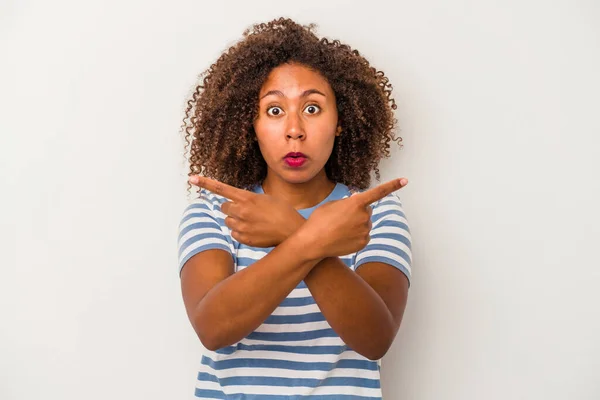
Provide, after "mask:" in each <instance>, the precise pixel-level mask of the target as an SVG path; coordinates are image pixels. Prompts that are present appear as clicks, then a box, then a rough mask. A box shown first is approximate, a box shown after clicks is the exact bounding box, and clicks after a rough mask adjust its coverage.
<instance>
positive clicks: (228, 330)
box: [181, 64, 408, 360]
mask: <svg viewBox="0 0 600 400" xmlns="http://www.w3.org/2000/svg"><path fill="white" fill-rule="evenodd" d="M311 89H316V90H318V91H319V92H321V93H322V94H323V95H320V94H316V93H311V94H309V95H306V96H302V94H303V93H305V91H307V90H311ZM273 90H277V91H279V92H280V93H275V94H273V93H272V94H269V95H268V96H266V97H264V96H265V94H267V93H269V92H271V91H273ZM259 97H260V103H259V108H260V113H259V117H258V118H257V120H256V121H255V125H254V126H255V131H256V134H257V139H258V141H259V145H260V148H261V152H262V154H263V156H264V158H265V161H266V162H267V165H268V174H267V178H266V179H265V181H264V182H263V188H264V189H265V194H256V193H253V192H249V191H245V190H241V189H238V188H235V187H233V186H229V185H226V184H224V183H222V182H218V181H215V180H212V179H209V178H205V177H201V176H192V177H190V183H192V184H194V185H197V186H199V187H203V188H206V189H208V190H210V191H212V192H213V193H217V194H220V195H222V196H224V197H226V198H228V199H230V200H231V201H228V202H225V203H224V204H223V205H222V207H221V210H222V211H223V212H224V213H225V214H226V215H227V217H226V219H225V223H226V225H227V226H228V227H229V228H230V229H231V231H232V237H233V238H234V239H236V240H238V241H239V242H241V243H244V244H247V245H251V246H256V247H272V246H275V249H274V250H272V251H271V252H270V253H269V254H267V255H266V256H265V257H263V258H262V259H261V260H259V261H257V262H256V263H254V264H253V265H252V266H251V267H249V268H246V269H244V270H242V271H240V272H238V273H235V274H234V273H233V263H232V260H231V257H230V256H229V255H228V254H227V253H226V252H224V251H222V250H208V251H205V252H201V253H199V254H197V255H195V256H194V257H192V258H191V259H190V260H189V261H188V262H187V263H186V266H185V267H184V268H183V270H182V275H181V282H182V293H183V297H184V303H185V305H186V310H187V313H188V317H189V318H190V321H191V322H192V325H193V326H194V329H195V330H196V332H197V333H198V336H199V337H200V340H201V341H202V342H203V344H204V345H205V346H206V347H207V348H209V349H218V348H221V347H225V346H228V345H231V344H233V343H236V342H238V341H239V340H241V339H242V338H244V337H245V336H247V335H248V334H249V333H251V332H252V331H253V330H255V329H256V328H257V327H258V326H260V324H261V323H262V322H263V321H264V320H265V319H266V318H267V317H268V316H269V315H270V314H271V313H272V312H273V310H274V309H275V308H276V307H277V306H278V305H279V304H280V303H281V301H283V299H284V298H285V297H286V296H287V295H288V294H289V293H290V292H291V291H292V290H293V289H294V288H295V287H296V286H297V284H298V283H299V282H300V281H302V280H304V282H305V283H306V285H307V287H308V289H309V290H310V292H311V294H312V296H313V298H314V299H315V301H316V302H317V304H318V305H319V308H320V309H321V311H322V312H323V315H324V316H325V318H326V319H327V321H328V322H329V324H330V325H331V327H332V328H333V329H334V331H335V332H336V333H337V334H338V335H339V336H340V337H341V338H342V340H343V341H344V342H345V343H346V344H347V345H348V346H349V347H350V348H352V349H353V350H354V351H356V352H357V353H359V354H362V355H363V356H365V357H367V358H369V359H372V360H376V359H380V358H381V357H383V355H385V353H386V352H387V351H388V349H389V347H390V346H391V344H392V342H393V340H394V337H395V336H396V333H397V331H398V329H399V327H400V323H401V320H402V316H403V314H404V309H405V306H406V300H407V294H408V279H407V278H406V276H405V275H404V274H403V273H402V272H400V271H399V270H398V269H397V268H395V267H392V266H390V265H387V264H385V263H378V262H371V263H365V264H363V265H361V266H360V267H359V268H358V269H357V270H356V272H354V271H352V270H351V269H349V268H348V267H346V265H345V264H344V263H343V262H342V261H341V260H340V259H339V256H341V255H345V254H350V253H353V252H356V251H359V250H360V249H362V248H364V247H365V246H366V244H367V243H368V241H369V238H370V237H369V232H370V230H371V221H370V217H371V212H372V208H371V207H370V204H372V203H373V202H375V201H377V200H379V199H381V198H383V197H385V196H386V195H388V194H389V193H392V192H394V191H396V190H398V189H400V188H401V187H403V186H405V185H406V184H407V183H408V181H407V180H406V179H395V180H392V181H389V182H386V183H384V184H382V185H379V186H377V187H375V188H373V189H370V190H367V191H365V192H362V193H357V194H355V195H353V196H351V197H348V198H346V199H343V200H337V201H331V202H328V203H326V204H324V205H322V206H320V207H319V208H317V209H316V210H315V211H314V212H313V213H312V214H311V216H310V218H309V219H308V220H305V219H304V218H303V217H302V216H301V215H300V214H299V213H298V212H297V211H296V210H297V209H301V208H307V207H311V206H314V205H316V204H318V203H319V202H320V201H322V200H323V199H324V198H325V197H326V196H327V195H328V194H329V193H330V192H331V190H332V189H333V186H335V183H334V182H331V181H329V180H328V179H327V177H326V175H325V170H324V165H325V163H326V161H327V159H328V158H329V155H330V154H331V149H332V147H333V141H334V140H335V136H336V135H337V134H339V132H340V130H339V129H338V127H337V111H336V110H335V97H334V95H333V92H332V91H331V88H330V87H329V85H328V83H327V82H326V81H325V80H324V79H323V78H322V77H321V76H320V75H319V74H318V73H316V72H314V71H311V70H310V69H307V68H305V67H302V66H298V65H288V64H286V65H283V66H281V67H278V68H276V69H274V70H273V71H272V73H271V75H270V76H269V79H268V80H267V82H265V84H264V85H263V88H262V90H261V94H260V95H259ZM310 105H317V106H318V107H319V112H318V113H314V111H315V110H316V109H310ZM275 108H276V109H277V111H274V109H275ZM307 112H308V113H307ZM274 114H276V115H274ZM290 151H300V152H303V153H305V154H306V155H307V156H308V157H309V160H308V162H306V163H305V164H304V165H303V167H301V168H290V167H289V166H287V165H286V164H285V163H284V162H283V156H285V154H287V153H288V152H290ZM289 254H294V255H295V257H294V258H293V259H292V260H290V259H291V258H290V257H289ZM207 265H210V266H211V267H210V268H207V267H206V266H207ZM230 293H244V294H245V295H244V296H231V295H230ZM241 297H243V299H242V298H241ZM349 316H352V317H351V318H350V317H349Z"/></svg>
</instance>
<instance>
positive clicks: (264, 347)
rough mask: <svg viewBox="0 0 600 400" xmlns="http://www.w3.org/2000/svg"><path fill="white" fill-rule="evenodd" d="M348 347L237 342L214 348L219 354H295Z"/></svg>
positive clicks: (333, 351)
mask: <svg viewBox="0 0 600 400" xmlns="http://www.w3.org/2000/svg"><path fill="white" fill-rule="evenodd" d="M347 349H348V346H346V345H343V346H286V345H281V344H252V345H247V344H243V343H238V344H237V345H235V346H228V347H224V348H222V349H219V350H216V351H215V352H216V353H219V354H232V353H233V352H235V351H237V350H248V351H269V352H273V351H276V352H284V353H296V354H341V353H343V352H344V351H345V350H347Z"/></svg>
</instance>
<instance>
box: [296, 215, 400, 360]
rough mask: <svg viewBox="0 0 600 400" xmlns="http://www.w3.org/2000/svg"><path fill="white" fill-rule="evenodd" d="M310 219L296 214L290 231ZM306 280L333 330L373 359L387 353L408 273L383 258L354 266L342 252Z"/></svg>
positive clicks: (321, 262) (310, 273) (355, 349)
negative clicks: (347, 263)
mask: <svg viewBox="0 0 600 400" xmlns="http://www.w3.org/2000/svg"><path fill="white" fill-rule="evenodd" d="M305 222H306V220H305V219H304V218H302V216H301V215H300V214H297V216H296V218H295V219H294V220H293V223H291V224H289V225H288V230H287V232H286V234H287V235H292V234H293V233H294V232H295V231H296V230H297V229H299V228H300V227H301V226H302V225H304V223H305ZM304 282H305V283H306V286H307V287H308V289H309V290H310V292H311V294H312V296H313V298H314V299H315V302H316V303H317V304H318V305H319V308H320V309H321V311H322V313H323V315H324V316H325V318H326V319H327V321H328V322H329V324H330V325H331V327H332V328H333V330H334V331H335V332H336V333H337V334H338V335H339V336H340V337H341V338H342V340H343V341H344V342H345V343H346V344H347V345H348V346H349V347H350V348H352V349H353V350H354V351H356V352H357V353H359V354H361V355H363V356H365V357H367V358H369V359H371V360H375V359H379V358H381V357H383V356H384V355H385V353H386V352H387V350H388V349H389V347H390V346H391V344H392V342H393V340H394V338H395V336H396V334H397V332H398V329H399V328H400V323H401V321H402V317H403V314H404V309H405V307H406V302H407V297H408V287H409V282H408V278H407V276H406V275H404V274H403V273H402V272H401V271H399V270H398V269H397V268H395V267H393V266H390V265H388V264H385V263H383V262H367V263H364V264H362V265H360V266H359V267H358V268H357V270H356V272H354V271H352V270H351V269H350V268H348V267H347V266H346V265H345V264H344V262H343V261H342V260H341V259H340V258H339V257H327V258H324V259H322V260H321V261H320V262H319V263H318V264H317V265H316V266H315V267H314V268H313V269H312V270H311V271H310V272H309V273H308V275H307V276H306V277H305V279H304Z"/></svg>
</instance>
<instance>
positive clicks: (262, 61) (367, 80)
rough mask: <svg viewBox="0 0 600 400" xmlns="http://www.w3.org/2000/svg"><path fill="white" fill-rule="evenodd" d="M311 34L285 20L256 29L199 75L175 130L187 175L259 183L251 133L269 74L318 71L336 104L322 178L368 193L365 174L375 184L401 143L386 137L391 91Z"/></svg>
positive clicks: (339, 46) (334, 44) (261, 171)
mask: <svg viewBox="0 0 600 400" xmlns="http://www.w3.org/2000/svg"><path fill="white" fill-rule="evenodd" d="M315 26H316V25H315V24H310V25H308V26H304V25H300V24H298V23H296V22H294V21H292V20H291V19H287V18H279V19H276V20H273V21H271V22H268V23H261V24H255V25H253V26H252V27H251V28H250V29H247V30H246V31H245V32H244V34H243V36H244V38H243V40H241V41H239V42H238V43H236V44H235V45H233V46H231V47H230V48H229V49H228V50H227V51H226V52H224V53H223V54H222V55H221V56H220V57H219V59H218V60H217V61H216V62H215V63H214V64H212V65H211V66H210V68H208V70H206V71H204V72H203V73H202V74H200V76H199V80H200V79H202V77H204V78H203V79H202V82H201V83H199V84H198V85H197V86H196V88H195V90H194V92H193V94H192V95H191V98H190V99H189V100H188V101H187V108H186V110H185V117H184V118H183V125H182V127H181V128H182V132H183V131H185V142H186V144H185V149H186V154H188V151H189V163H190V172H189V175H195V174H202V175H204V176H207V177H210V178H213V179H216V180H219V181H221V182H224V183H226V184H229V185H232V186H235V187H238V188H243V189H249V188H251V187H252V186H253V185H256V184H258V183H261V182H262V181H263V180H264V179H265V177H266V174H267V164H266V162H265V160H264V159H263V157H262V154H261V152H260V149H259V146H258V142H257V141H255V138H256V134H255V132H254V126H253V122H254V120H255V118H256V117H257V115H258V97H259V92H260V89H261V87H262V85H263V83H264V82H265V81H266V79H267V77H268V75H269V73H270V72H271V70H272V69H273V68H275V67H277V66H279V65H281V64H284V63H298V64H302V65H305V66H307V67H309V68H311V69H313V70H315V71H318V72H319V73H320V74H321V75H322V76H323V77H324V78H325V79H326V80H327V82H328V83H329V84H330V86H331V88H332V89H333V92H334V94H335V96H336V105H337V109H338V124H339V125H340V126H341V127H342V129H343V134H342V135H340V136H338V137H336V139H335V143H334V147H333V151H332V153H331V156H330V157H329V160H328V161H327V163H326V165H325V172H326V174H327V177H328V178H329V179H330V180H332V181H333V182H340V183H343V184H345V185H347V186H349V187H354V188H359V189H366V188H367V187H369V185H370V181H371V171H375V173H376V179H377V180H378V181H379V180H380V175H379V168H378V164H379V160H380V159H381V158H382V157H386V158H387V157H389V155H390V153H389V148H390V144H389V143H390V141H391V140H394V141H398V144H400V141H402V138H400V137H399V138H396V137H394V133H393V130H394V128H395V125H396V123H397V121H396V119H395V118H394V115H393V111H392V110H395V109H396V104H395V101H394V99H393V98H392V97H391V92H392V85H391V84H390V83H389V80H388V78H387V77H386V76H385V75H384V73H383V72H382V71H378V70H377V69H375V68H374V67H372V66H371V65H370V64H369V62H368V61H367V60H366V59H365V58H364V57H363V56H361V55H360V53H359V52H358V51H357V50H352V49H351V48H350V46H348V45H346V44H343V43H341V42H340V41H339V40H333V41H331V40H328V39H326V38H322V39H319V38H318V37H317V36H316V35H315V33H313V30H314V28H315ZM400 146H401V145H400ZM189 188H190V185H189V184H188V191H189Z"/></svg>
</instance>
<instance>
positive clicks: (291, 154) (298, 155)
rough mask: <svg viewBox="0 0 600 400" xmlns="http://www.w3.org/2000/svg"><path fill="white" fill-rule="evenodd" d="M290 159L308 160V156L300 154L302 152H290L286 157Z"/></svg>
mask: <svg viewBox="0 0 600 400" xmlns="http://www.w3.org/2000/svg"><path fill="white" fill-rule="evenodd" d="M288 157H304V158H306V155H305V154H304V153H300V152H289V153H287V154H286V155H285V157H284V158H288Z"/></svg>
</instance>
